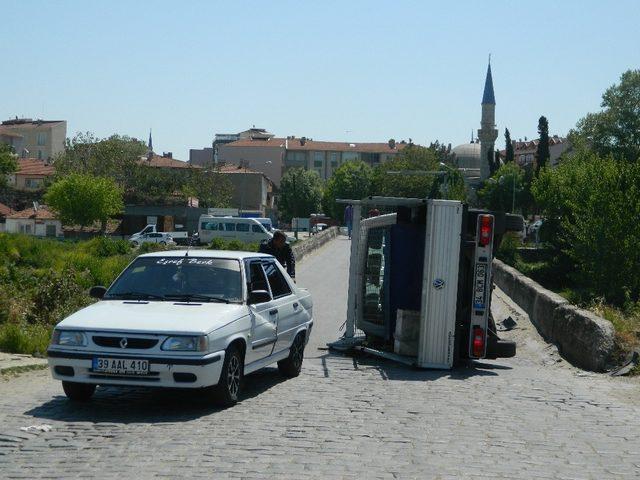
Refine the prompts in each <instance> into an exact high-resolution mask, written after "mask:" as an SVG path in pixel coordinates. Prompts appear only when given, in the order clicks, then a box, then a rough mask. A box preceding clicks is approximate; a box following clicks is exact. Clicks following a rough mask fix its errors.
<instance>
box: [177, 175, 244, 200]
mask: <svg viewBox="0 0 640 480" xmlns="http://www.w3.org/2000/svg"><path fill="white" fill-rule="evenodd" d="M182 191H183V193H185V194H186V195H187V196H190V197H195V198H197V199H198V200H199V204H200V206H201V207H208V208H220V207H228V206H230V205H231V194H232V191H233V185H232V183H231V180H229V178H228V177H227V176H226V175H223V174H221V173H220V172H219V170H217V169H207V170H201V169H195V168H193V169H190V170H188V171H187V178H186V183H185V185H184V187H182Z"/></svg>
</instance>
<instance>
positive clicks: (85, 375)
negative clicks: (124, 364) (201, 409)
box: [47, 349, 225, 388]
mask: <svg viewBox="0 0 640 480" xmlns="http://www.w3.org/2000/svg"><path fill="white" fill-rule="evenodd" d="M47 354H48V357H49V358H48V362H49V368H50V369H51V375H52V376H53V378H55V379H56V380H63V381H69V382H78V383H92V384H97V385H129V386H149V387H165V388H167V387H168V388H203V387H209V386H212V385H217V383H218V381H219V380H220V372H221V371H222V364H223V363H224V354H225V352H224V350H221V351H219V352H214V353H208V354H206V355H204V356H202V357H173V356H166V357H165V356H148V355H147V356H145V355H116V354H111V353H106V352H79V351H69V350H57V349H49V351H48V352H47ZM94 357H106V358H123V359H136V360H148V361H149V374H148V375H112V374H105V373H100V372H96V371H94V370H93V358H94Z"/></svg>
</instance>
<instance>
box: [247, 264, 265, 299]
mask: <svg viewBox="0 0 640 480" xmlns="http://www.w3.org/2000/svg"><path fill="white" fill-rule="evenodd" d="M255 290H266V291H267V292H268V291H269V285H268V284H267V277H266V276H265V274H264V270H263V269H262V262H260V261H255V262H251V263H250V264H249V291H252V292H253V291H255Z"/></svg>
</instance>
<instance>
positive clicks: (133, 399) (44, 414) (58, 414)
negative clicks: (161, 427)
mask: <svg viewBox="0 0 640 480" xmlns="http://www.w3.org/2000/svg"><path fill="white" fill-rule="evenodd" d="M285 380H286V379H285V378H284V377H282V376H281V375H280V374H279V373H278V370H277V369H275V368H266V369H263V370H260V371H258V372H255V373H252V374H251V375H247V376H246V377H245V384H244V388H243V392H242V395H241V399H240V402H242V401H244V400H248V399H250V398H253V397H256V396H258V395H260V394H261V393H263V392H265V391H267V390H269V389H270V388H272V387H274V386H276V385H278V384H279V383H281V382H283V381H285ZM222 410H223V409H221V408H219V407H216V406H215V405H214V404H213V403H212V402H209V401H208V400H206V399H205V398H203V395H202V394H201V393H200V395H199V390H188V389H184V390H179V389H165V388H152V387H148V388H138V387H112V386H108V387H106V386H105V387H98V389H97V390H96V393H95V395H94V396H93V398H92V399H91V401H89V402H86V403H78V402H71V401H69V400H68V399H67V397H65V396H64V395H58V396H56V397H53V398H52V399H51V400H49V401H48V402H45V403H43V404H42V405H39V406H37V407H35V408H32V409H31V410H28V411H26V412H25V415H31V416H33V417H36V418H46V419H49V420H59V421H65V422H92V423H125V424H126V423H171V422H186V421H189V420H193V419H196V418H199V417H203V416H206V415H212V414H216V413H218V412H220V411H222Z"/></svg>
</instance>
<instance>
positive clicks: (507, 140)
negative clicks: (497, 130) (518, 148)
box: [504, 128, 515, 163]
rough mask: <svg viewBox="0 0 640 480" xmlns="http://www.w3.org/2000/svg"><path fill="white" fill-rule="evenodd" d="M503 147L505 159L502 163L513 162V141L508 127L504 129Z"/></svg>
mask: <svg viewBox="0 0 640 480" xmlns="http://www.w3.org/2000/svg"><path fill="white" fill-rule="evenodd" d="M504 148H505V159H504V163H509V162H513V160H514V158H515V154H514V153H513V142H512V141H511V133H510V132H509V129H508V128H505V129H504Z"/></svg>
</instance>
